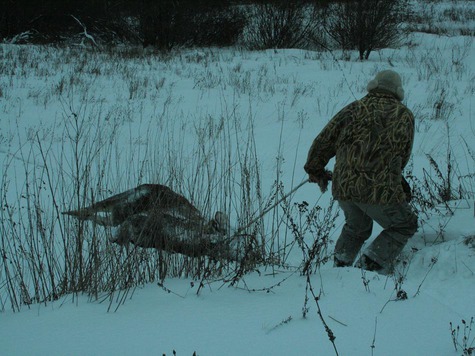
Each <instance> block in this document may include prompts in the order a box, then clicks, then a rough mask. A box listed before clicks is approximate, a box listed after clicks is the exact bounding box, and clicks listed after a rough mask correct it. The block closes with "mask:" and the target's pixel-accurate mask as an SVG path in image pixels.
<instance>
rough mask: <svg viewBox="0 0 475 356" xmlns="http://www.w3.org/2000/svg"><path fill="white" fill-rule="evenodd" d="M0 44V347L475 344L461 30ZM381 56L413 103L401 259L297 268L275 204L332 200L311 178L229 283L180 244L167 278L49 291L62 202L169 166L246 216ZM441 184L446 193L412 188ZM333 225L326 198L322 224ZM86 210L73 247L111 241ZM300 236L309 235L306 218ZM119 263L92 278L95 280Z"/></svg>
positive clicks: (469, 145)
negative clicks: (257, 41) (288, 43)
mask: <svg viewBox="0 0 475 356" xmlns="http://www.w3.org/2000/svg"><path fill="white" fill-rule="evenodd" d="M466 4H467V6H468V7H469V9H471V8H473V7H474V5H473V2H471V1H468V2H466ZM444 6H445V5H444ZM472 10H473V9H472ZM0 53H1V57H2V61H1V63H0V159H1V161H2V178H1V187H0V195H1V197H0V200H1V203H2V212H1V213H0V214H1V215H0V216H1V227H0V228H1V231H0V234H1V236H0V237H1V240H0V252H1V253H2V257H3V258H2V260H1V261H0V311H1V312H0V354H1V355H162V354H167V355H172V354H173V350H175V351H176V354H177V355H192V354H193V353H194V352H196V354H197V355H202V356H204V355H332V354H339V355H461V354H463V353H464V348H465V349H466V351H465V352H466V354H468V352H469V350H470V348H473V347H475V340H474V338H475V323H474V322H473V319H472V318H473V317H475V210H474V199H475V177H474V175H475V144H474V138H475V116H474V113H473V98H474V94H475V71H474V66H473V63H475V43H474V39H473V37H464V36H450V37H449V36H439V35H435V34H427V33H413V34H412V35H411V36H409V37H408V38H407V39H406V40H405V44H404V45H403V46H402V47H401V48H398V49H385V50H381V51H379V52H375V53H373V54H372V55H371V57H370V60H369V61H366V62H358V61H357V54H356V53H344V54H342V53H340V52H334V53H319V52H312V51H303V50H275V51H274V50H269V51H262V52H247V51H241V50H232V49H206V50H187V51H181V52H179V53H174V54H172V55H170V56H161V55H159V54H157V53H153V52H145V53H144V52H142V51H140V50H131V49H114V50H104V51H90V50H85V49H82V48H53V47H34V46H21V47H20V46H13V45H6V44H4V45H0ZM348 56H350V57H351V59H350V60H346V59H347V58H348ZM342 58H345V60H343V59H342ZM383 69H393V70H396V71H398V72H399V73H400V74H401V76H402V78H403V81H404V88H405V92H406V99H405V104H406V105H407V106H408V107H409V108H410V109H412V110H413V112H414V113H415V116H416V129H417V132H416V138H415V145H414V150H413V159H412V161H411V164H410V167H409V168H408V172H407V175H408V176H413V178H411V179H409V180H410V182H411V184H413V185H414V187H415V188H416V190H417V192H416V193H417V194H416V199H415V202H414V204H416V206H418V207H419V208H421V209H423V210H422V211H421V213H420V219H421V221H420V224H421V227H420V229H419V231H418V232H417V233H416V235H415V236H414V237H413V238H412V239H411V241H410V243H409V245H408V246H407V248H406V249H405V251H404V253H403V256H402V258H401V263H400V264H399V266H398V268H397V272H396V274H395V276H389V277H385V276H380V275H378V274H375V273H372V272H364V271H361V270H359V269H356V268H340V269H335V268H333V267H332V263H331V262H329V263H324V264H322V265H321V266H320V267H319V268H318V269H317V271H316V272H315V273H313V274H311V275H310V284H309V283H308V282H309V281H308V280H307V277H306V276H302V275H301V273H300V270H299V267H300V265H301V263H302V251H301V250H300V248H299V247H298V244H296V243H295V238H294V235H293V234H292V233H291V232H290V231H289V230H290V229H289V227H288V226H287V225H286V222H287V219H286V215H285V212H284V208H289V207H294V203H301V202H303V201H307V202H308V203H309V204H310V207H313V206H315V205H318V206H320V207H322V208H323V209H326V208H327V207H328V206H329V204H330V198H331V197H330V194H329V193H326V194H324V195H321V194H320V192H319V191H318V189H317V187H316V185H312V184H306V185H304V186H303V187H302V188H300V189H299V190H297V191H296V192H295V194H293V195H292V196H291V197H290V199H288V200H287V201H286V203H285V204H281V205H280V206H279V207H277V208H276V209H274V210H272V211H271V212H270V213H268V214H267V215H266V216H265V218H264V219H263V220H262V221H261V223H262V225H261V227H260V228H259V229H258V230H259V231H258V236H259V239H260V242H261V243H265V249H266V252H267V253H274V254H275V255H276V256H277V257H278V258H279V259H280V260H279V263H278V264H277V265H274V266H272V265H270V264H269V265H266V266H258V267H257V269H256V270H254V271H251V272H249V273H247V274H246V275H244V276H243V277H242V278H241V279H240V280H239V281H238V282H237V283H235V284H234V285H231V283H229V281H224V280H222V278H221V276H228V275H229V273H231V274H232V270H233V267H232V266H231V267H229V269H228V270H225V271H224V272H223V274H222V275H221V276H219V275H218V274H215V275H213V276H209V278H199V277H193V275H195V276H196V275H198V276H202V275H201V274H200V273H199V272H197V271H200V268H199V266H198V267H197V266H195V265H193V264H192V263H191V262H190V265H193V266H192V267H190V270H189V271H191V272H190V273H189V274H188V275H185V273H181V274H180V272H179V271H178V270H179V269H180V268H181V267H182V266H183V265H184V263H186V261H187V260H183V259H180V258H177V259H176V260H172V261H173V263H174V266H175V267H174V268H170V270H169V271H168V274H167V277H166V278H165V279H164V280H163V284H160V285H157V281H158V279H159V278H158V272H157V271H155V270H153V271H146V272H143V275H142V274H141V276H140V278H142V279H140V278H139V277H137V276H134V278H137V279H138V280H145V281H146V280H149V281H152V280H153V281H154V282H153V283H145V284H142V283H139V286H138V287H137V288H135V289H128V293H115V294H113V296H112V298H110V296H109V297H108V295H107V292H102V293H101V291H99V292H98V293H97V295H95V294H94V293H90V295H87V294H85V293H80V292H79V293H70V294H67V295H61V296H59V297H57V296H55V295H53V294H54V293H53V290H60V289H61V283H65V284H67V283H70V282H71V281H66V282H65V281H60V280H55V281H54V283H55V288H56V289H54V288H53V287H52V286H51V285H50V284H49V283H51V282H50V281H46V280H43V279H45V277H47V276H50V275H53V276H56V277H57V276H60V275H62V273H63V272H64V271H65V269H67V268H71V269H73V268H78V267H77V265H76V264H75V261H76V260H75V259H74V258H71V257H65V256H64V254H63V251H73V250H74V249H75V248H76V247H75V246H72V245H74V244H75V243H76V239H75V238H76V234H77V225H75V222H73V221H69V220H68V219H65V218H64V216H62V215H61V214H60V212H61V211H64V210H69V209H70V208H74V207H77V206H78V205H79V206H84V205H86V204H89V203H90V202H91V201H92V200H99V199H102V198H105V197H107V196H109V195H111V194H114V193H118V192H120V191H122V190H124V189H128V188H131V187H134V186H136V185H138V184H141V183H146V182H153V183H162V184H167V185H169V186H171V187H173V188H174V189H175V190H176V191H178V192H180V193H181V194H183V195H184V196H186V197H187V198H189V199H190V200H191V201H192V202H193V203H195V204H196V205H197V206H198V207H199V208H200V209H202V210H203V212H204V213H205V214H206V215H211V213H212V212H213V211H214V210H218V209H220V210H225V211H226V212H228V213H229V215H230V217H231V222H232V225H233V226H234V227H235V228H237V227H239V226H242V225H243V224H244V223H245V222H246V221H247V220H248V219H249V218H250V217H252V216H255V215H257V214H258V212H259V211H261V210H262V209H263V208H265V207H266V206H269V205H272V203H273V202H275V196H276V195H277V196H279V195H281V194H285V193H286V192H288V191H290V190H291V189H292V188H293V187H295V186H296V185H298V184H299V183H300V182H301V181H303V180H304V179H305V178H306V175H305V173H304V171H303V168H302V167H303V164H304V162H305V159H306V154H307V150H308V148H309V146H310V144H311V142H312V140H313V138H314V137H315V136H316V134H317V133H318V132H319V131H320V130H321V129H322V128H323V126H324V125H325V124H326V122H327V121H328V120H329V119H330V118H331V117H332V115H334V114H335V113H336V112H337V111H338V110H339V109H340V108H341V107H342V106H343V105H345V104H347V103H349V102H351V101H353V100H355V99H357V98H360V97H362V96H363V95H365V88H366V84H367V82H368V81H369V80H370V79H372V78H373V76H374V75H375V74H376V73H377V72H378V71H379V70H383ZM431 159H432V163H431ZM330 168H331V167H330ZM449 181H450V186H449V183H448V182H449ZM276 184H277V185H276ZM279 184H280V185H281V188H279V189H281V190H279V191H278V192H277V193H276V189H277V188H276V187H278V186H279ZM425 184H427V185H425ZM448 187H449V188H450V189H449V198H450V200H449V201H448V202H446V203H440V202H437V204H436V205H437V206H435V207H427V206H424V207H421V206H420V204H421V203H422V202H424V201H430V202H435V200H436V198H437V197H438V196H440V195H443V194H442V193H443V192H442V193H441V191H442V190H444V189H445V192H447V188H448ZM293 209H294V210H292V212H291V215H292V216H293V218H294V219H296V218H298V217H299V213H298V212H297V211H296V210H295V209H296V208H293ZM336 211H337V209H336V207H335V208H334V210H333V212H336ZM253 214H254V215H253ZM340 215H341V214H340ZM246 219H247V220H246ZM319 223H320V224H324V221H323V220H322V218H320V220H319ZM342 224H343V219H342V216H338V217H337V218H336V220H335V226H333V227H332V228H331V230H330V234H329V238H330V239H331V240H333V241H335V240H336V238H337V237H338V235H339V231H340V229H341V226H342ZM83 228H84V229H85V230H84V231H85V232H84V234H83V235H78V236H83V237H84V239H85V240H84V246H82V245H81V247H79V250H80V251H83V252H84V254H89V255H87V256H86V255H85V256H83V257H84V258H83V261H84V263H85V264H88V263H94V261H95V258H96V257H97V256H96V255H95V254H94V251H95V250H94V248H98V249H99V254H101V255H100V256H115V255H116V254H119V252H118V251H120V248H119V247H114V246H111V245H110V244H109V243H108V242H107V241H106V239H107V236H108V235H107V233H108V232H106V233H104V231H103V230H101V229H100V228H95V227H90V226H89V225H85V226H84V227H83ZM302 231H304V228H303V227H302ZM379 231H380V228H378V227H376V228H375V231H374V233H373V236H376V235H377V233H378V232H379ZM304 239H305V242H306V243H307V244H309V245H311V244H312V242H313V240H314V235H313V234H311V233H310V232H309V231H306V234H305V236H304ZM95 241H100V242H95ZM91 246H92V247H91ZM331 249H332V243H330V245H329V250H328V251H327V252H328V254H331ZM76 251H77V250H76ZM42 253H44V255H42ZM122 253H123V252H122ZM35 254H39V255H37V256H35ZM102 254H103V255H102ZM88 256H92V257H88ZM157 256H158V255H157V254H156V253H150V254H148V255H145V257H144V259H146V260H147V261H148V262H146V265H147V266H152V267H157V266H158V265H159V263H156V264H154V262H153V261H155V260H157V259H158V257H157ZM70 258H71V259H70ZM108 258H109V257H108ZM91 261H92V262H91ZM111 261H115V260H113V259H112V257H111ZM34 262H37V263H38V264H37V265H35V264H34ZM114 263H116V262H114ZM114 263H112V262H111V265H113V266H116V267H115V268H118V267H119V268H120V266H121V264H120V263H119V264H117V263H116V264H115V265H114ZM138 263H142V262H138ZM66 266H67V268H66ZM117 266H118V267H117ZM140 266H141V268H143V265H140ZM101 268H103V267H101ZM47 269H50V270H51V273H45V270H47ZM112 269H114V267H107V266H106V267H104V270H101V271H103V272H101V273H103V274H102V275H101V276H97V275H93V276H91V278H97V280H98V281H100V282H98V283H103V284H101V286H104V290H106V291H107V288H108V285H107V283H106V282H107V280H108V279H110V278H112V277H113V276H114V274H113V272H111V270H112ZM84 270H89V269H87V268H84ZM157 270H158V267H157ZM144 271H145V270H144ZM230 271H231V272H230ZM147 273H148V275H147V276H145V277H144V275H145V274H147ZM177 275H181V278H178V277H176V276H177ZM35 276H36V278H35ZM109 276H110V278H109ZM101 277H102V278H101ZM82 278H86V279H87V278H88V277H87V276H86V277H84V276H82ZM38 280H39V282H35V281H38ZM104 280H106V282H104ZM12 281H13V282H12ZM201 281H203V282H204V286H202V288H199V285H200V282H201ZM22 283H23V284H22ZM45 286H49V287H48V288H51V290H47V291H44V290H42V289H45V288H47V287H45ZM309 287H312V288H313V290H314V291H315V293H316V294H317V295H319V299H318V303H316V302H315V300H314V299H313V297H312V294H311V291H310V290H309V289H308V288H309ZM48 288H47V289H48ZM405 294H406V295H407V299H406V298H404V295H405ZM47 295H48V296H49V298H47V299H49V300H48V301H44V299H45V296H47ZM122 298H123V299H122ZM307 298H309V299H308V300H307ZM51 299H57V300H54V301H51ZM36 301H42V302H41V303H36ZM319 308H320V311H321V317H320V316H319V314H318V310H319ZM18 311H19V312H18ZM322 319H323V320H322ZM471 320H472V321H471ZM323 322H325V323H326V324H327V326H328V328H329V329H328V330H330V331H331V333H333V334H334V336H335V337H336V338H335V340H334V344H333V343H332V342H330V340H329V334H328V330H326V329H325V327H324V323H323ZM454 343H455V345H454ZM455 346H456V347H455Z"/></svg>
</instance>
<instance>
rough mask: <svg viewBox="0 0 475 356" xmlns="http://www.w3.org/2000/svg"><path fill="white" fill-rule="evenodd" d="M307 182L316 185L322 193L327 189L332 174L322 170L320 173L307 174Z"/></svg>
mask: <svg viewBox="0 0 475 356" xmlns="http://www.w3.org/2000/svg"><path fill="white" fill-rule="evenodd" d="M308 180H309V181H310V182H312V183H317V184H318V186H319V187H320V190H321V192H322V193H325V192H326V191H327V189H328V182H329V181H331V180H332V172H330V171H327V170H326V169H325V170H322V171H320V172H312V173H309V174H308Z"/></svg>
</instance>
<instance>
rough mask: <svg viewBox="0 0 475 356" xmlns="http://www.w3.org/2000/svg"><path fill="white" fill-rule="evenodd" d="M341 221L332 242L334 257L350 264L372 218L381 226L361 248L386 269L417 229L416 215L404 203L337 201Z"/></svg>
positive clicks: (370, 228) (370, 224)
mask: <svg viewBox="0 0 475 356" xmlns="http://www.w3.org/2000/svg"><path fill="white" fill-rule="evenodd" d="M338 203H339V205H340V207H341V209H342V210H343V212H344V214H345V225H344V226H343V229H342V232H341V235H340V237H339V238H338V241H337V242H336V245H335V257H336V258H337V259H338V260H339V261H341V262H343V263H345V264H347V265H352V264H353V263H354V261H355V259H356V257H357V256H358V253H359V251H360V249H361V247H362V246H363V243H364V242H365V241H366V240H367V239H369V237H370V236H371V232H372V230H373V221H376V222H377V223H378V224H379V225H381V227H382V228H383V229H384V230H383V231H382V232H381V233H380V234H379V235H378V236H377V237H376V239H375V240H374V241H373V242H372V243H371V244H370V245H369V246H368V248H367V249H366V250H365V251H364V252H363V254H364V255H366V256H368V257H369V258H370V259H371V260H373V261H375V262H377V263H378V264H379V265H380V266H382V267H383V268H386V269H390V268H392V266H393V265H394V262H395V260H396V258H397V256H398V255H399V254H400V253H401V251H402V249H403V248H404V246H405V245H406V243H407V241H408V240H409V239H410V238H411V237H412V236H413V235H414V234H415V232H416V231H417V215H416V214H415V213H414V211H413V210H412V208H411V207H410V205H409V204H407V203H402V204H391V205H371V204H362V203H353V202H351V201H339V202H338Z"/></svg>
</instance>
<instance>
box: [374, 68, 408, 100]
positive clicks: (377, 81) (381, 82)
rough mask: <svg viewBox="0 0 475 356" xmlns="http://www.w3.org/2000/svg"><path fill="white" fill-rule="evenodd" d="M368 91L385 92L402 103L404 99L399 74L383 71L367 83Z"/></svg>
mask: <svg viewBox="0 0 475 356" xmlns="http://www.w3.org/2000/svg"><path fill="white" fill-rule="evenodd" d="M367 89H368V91H371V90H375V89H382V90H386V91H388V92H390V93H392V94H394V95H395V96H396V98H397V99H399V100H400V101H402V100H403V99H404V89H403V88H402V80H401V77H400V76H399V74H397V73H396V72H394V71H392V70H383V71H382V72H379V73H378V74H376V77H375V78H374V79H373V80H371V81H370V82H369V83H368V86H367Z"/></svg>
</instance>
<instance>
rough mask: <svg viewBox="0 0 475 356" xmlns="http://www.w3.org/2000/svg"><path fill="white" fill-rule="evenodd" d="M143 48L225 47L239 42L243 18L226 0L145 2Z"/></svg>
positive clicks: (143, 8)
mask: <svg viewBox="0 0 475 356" xmlns="http://www.w3.org/2000/svg"><path fill="white" fill-rule="evenodd" d="M142 6H143V7H142V11H141V16H140V23H141V26H140V28H141V31H142V36H143V44H144V46H148V45H153V46H155V47H157V48H160V49H164V50H166V49H171V48H172V47H175V46H210V45H218V46H226V45H231V44H233V43H235V42H236V40H237V37H238V35H239V34H240V32H241V31H242V28H243V27H244V17H243V16H242V15H241V13H240V12H239V10H238V8H237V7H234V6H231V3H230V1H227V0H160V1H156V0H142Z"/></svg>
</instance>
